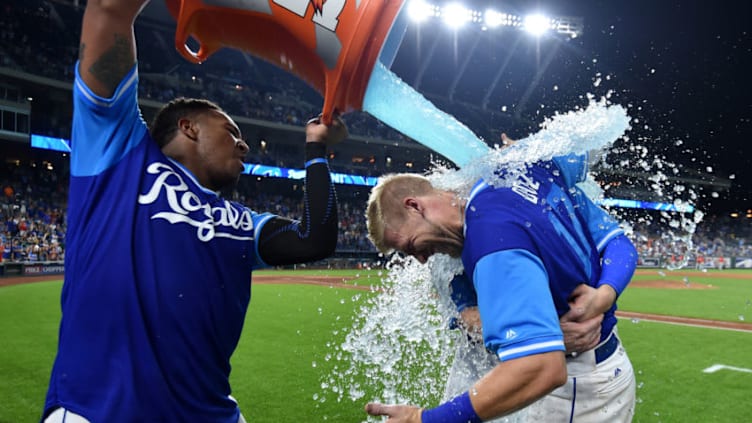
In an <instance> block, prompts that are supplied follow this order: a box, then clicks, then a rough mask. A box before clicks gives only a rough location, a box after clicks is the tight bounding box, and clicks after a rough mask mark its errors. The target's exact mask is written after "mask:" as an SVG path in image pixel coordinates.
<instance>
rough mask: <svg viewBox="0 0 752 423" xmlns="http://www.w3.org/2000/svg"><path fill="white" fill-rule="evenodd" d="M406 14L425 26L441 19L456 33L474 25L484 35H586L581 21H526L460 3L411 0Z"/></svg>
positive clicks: (534, 17) (530, 18) (565, 18)
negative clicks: (516, 32) (511, 30)
mask: <svg viewBox="0 0 752 423" xmlns="http://www.w3.org/2000/svg"><path fill="white" fill-rule="evenodd" d="M407 12H408V16H409V17H410V18H411V19H412V20H413V21H416V22H424V21H426V20H428V19H432V18H441V19H442V20H443V21H444V22H445V23H446V24H447V25H448V26H450V27H452V28H454V29H457V28H459V27H461V26H463V25H465V24H468V23H472V24H476V25H479V26H480V28H481V29H482V30H484V31H485V30H488V29H495V28H499V27H506V28H514V29H521V30H525V31H527V32H530V33H532V34H536V35H542V34H543V33H545V32H546V31H552V32H556V33H558V34H562V35H566V36H568V37H571V38H575V37H578V36H580V35H582V31H583V20H582V18H578V17H571V16H559V17H545V16H543V15H540V14H535V15H530V16H528V17H526V18H524V19H523V17H522V16H519V15H515V14H512V13H505V12H504V11H498V10H494V9H488V10H486V11H485V12H481V11H478V10H473V9H469V8H467V7H465V6H463V5H462V4H460V3H451V4H448V5H446V6H444V7H440V6H437V5H435V4H432V3H429V2H428V1H426V0H410V2H409V3H408V4H407Z"/></svg>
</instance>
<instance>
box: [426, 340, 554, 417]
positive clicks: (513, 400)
mask: <svg viewBox="0 0 752 423" xmlns="http://www.w3.org/2000/svg"><path fill="white" fill-rule="evenodd" d="M566 378H567V369H566V362H565V360H564V354H563V352H561V351H554V352H548V353H543V354H535V355H531V356H527V357H522V358H517V359H514V360H510V361H506V362H502V363H501V364H499V365H497V366H496V367H495V368H494V369H493V370H491V372H489V373H488V374H486V376H484V377H483V378H482V379H481V380H479V381H478V382H477V383H476V384H475V385H474V386H473V387H472V388H470V390H469V392H468V393H466V394H463V395H460V396H458V397H457V398H455V399H454V400H452V401H449V402H447V403H444V404H442V405H440V406H438V407H436V408H433V409H429V410H425V411H424V412H423V419H422V423H435V422H440V421H441V422H450V421H451V422H455V421H457V422H459V421H460V419H458V418H457V414H458V413H457V411H458V409H460V411H461V412H462V418H461V420H462V421H463V422H464V421H468V420H469V421H478V420H477V418H479V419H481V420H483V421H485V420H490V419H493V418H496V417H500V416H504V415H507V414H510V413H513V412H515V411H517V410H519V409H522V408H524V407H526V406H528V405H530V404H532V403H533V402H535V401H536V400H538V399H539V398H541V397H543V396H545V395H546V394H548V393H549V392H551V391H552V390H554V389H556V388H557V387H559V386H561V385H563V384H564V383H565V382H566ZM464 395H467V397H469V400H470V404H466V406H465V407H463V406H462V404H463V401H466V399H463V396H464ZM458 404H459V405H458ZM467 406H471V407H472V409H471V410H467ZM463 408H464V410H462V409H463ZM468 414H469V415H470V416H468ZM473 414H474V415H475V417H476V419H473Z"/></svg>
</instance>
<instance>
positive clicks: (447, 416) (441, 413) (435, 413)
mask: <svg viewBox="0 0 752 423" xmlns="http://www.w3.org/2000/svg"><path fill="white" fill-rule="evenodd" d="M420 419H421V422H422V423H481V422H482V421H483V420H481V419H480V417H478V415H477V414H476V413H475V409H474V408H473V404H472V403H471V402H470V394H469V393H467V391H465V393H464V394H462V395H460V396H457V397H455V398H454V399H452V400H451V401H448V402H445V403H443V404H441V405H440V406H438V407H435V408H430V409H428V410H423V412H422V413H421V415H420Z"/></svg>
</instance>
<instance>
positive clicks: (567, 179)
mask: <svg viewBox="0 0 752 423" xmlns="http://www.w3.org/2000/svg"><path fill="white" fill-rule="evenodd" d="M553 162H554V163H555V164H556V167H558V168H559V171H560V172H561V177H562V178H563V179H564V183H565V187H566V188H573V187H574V186H575V184H577V183H579V182H584V181H585V180H586V179H587V172H588V155H587V153H585V154H567V155H566V156H556V157H554V158H553Z"/></svg>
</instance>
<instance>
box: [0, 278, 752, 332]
mask: <svg viewBox="0 0 752 423" xmlns="http://www.w3.org/2000/svg"><path fill="white" fill-rule="evenodd" d="M637 274H641V275H649V274H655V275H656V276H659V277H660V276H661V275H659V273H658V271H637ZM670 274H671V275H672V276H682V277H692V276H694V277H708V273H705V272H670ZM711 276H713V277H726V278H729V277H731V278H732V279H750V280H752V277H749V276H746V275H720V274H719V275H711ZM735 276H742V277H738V278H737V277H735ZM60 279H61V275H57V276H54V275H53V276H49V275H48V276H23V277H15V278H0V287H3V286H10V285H19V284H24V283H33V282H44V281H53V280H60ZM347 280H348V278H342V277H337V276H291V275H279V276H277V275H256V276H254V277H253V283H256V284H306V285H320V286H329V287H332V288H347V289H360V290H370V289H371V288H370V287H369V286H363V285H352V284H349V283H347ZM630 286H634V287H643V288H669V289H712V288H713V287H712V286H710V285H703V284H695V283H692V282H690V283H689V284H687V283H685V282H684V281H674V280H664V279H656V280H650V281H634V282H632V283H631V284H630ZM616 315H617V316H618V317H622V318H626V319H632V320H647V321H654V322H663V323H673V324H680V325H686V326H699V327H706V328H716V329H729V330H737V331H743V332H752V323H743V322H724V321H719V320H707V319H693V318H688V317H676V316H664V315H659V314H646V313H632V312H626V311H617V312H616Z"/></svg>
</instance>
